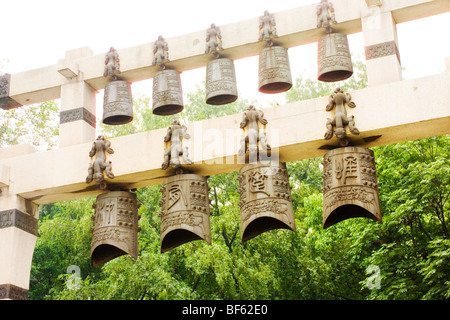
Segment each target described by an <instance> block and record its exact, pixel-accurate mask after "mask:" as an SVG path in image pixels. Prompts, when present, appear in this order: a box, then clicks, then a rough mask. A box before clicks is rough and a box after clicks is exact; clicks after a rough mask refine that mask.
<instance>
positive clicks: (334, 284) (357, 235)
mask: <svg viewBox="0 0 450 320" xmlns="http://www.w3.org/2000/svg"><path fill="white" fill-rule="evenodd" d="M355 71H356V72H355V74H356V76H355V77H354V78H352V79H350V80H347V81H346V82H345V83H342V84H339V85H342V87H343V88H345V90H352V89H358V88H360V87H363V86H365V83H366V77H365V71H364V64H363V63H362V62H358V61H357V62H356V65H355ZM335 86H336V84H334V85H324V84H322V83H319V82H317V81H315V80H311V79H308V78H299V79H296V81H295V85H294V87H293V88H292V89H291V90H290V91H289V92H288V93H287V100H288V101H294V100H297V99H309V98H313V97H316V96H321V95H329V94H330V92H332V91H333V90H334V89H335ZM203 88H204V86H198V88H197V91H196V92H194V93H190V94H188V95H187V99H186V100H187V103H186V106H185V109H186V111H185V112H183V113H182V114H179V115H177V117H178V118H181V119H182V120H183V121H194V120H203V119H207V118H212V117H219V116H223V115H227V114H232V113H236V112H242V111H243V110H245V108H246V107H247V106H248V103H249V102H248V101H246V100H243V99H239V100H238V101H237V102H235V103H234V104H233V105H229V106H220V107H212V106H208V105H206V104H205V103H204V89H203ZM150 105H151V104H150V99H149V98H147V97H144V96H141V97H137V98H136V97H135V112H136V115H135V121H133V123H132V124H128V125H126V126H120V127H119V128H117V127H111V126H104V127H102V130H103V131H104V132H106V133H107V136H108V137H111V136H114V135H124V134H131V133H135V132H138V131H144V130H151V129H156V128H162V127H166V126H168V125H169V124H170V123H171V121H172V119H173V117H157V116H153V115H152V114H151V107H150ZM449 149H450V137H449V136H441V137H432V138H428V139H423V140H418V141H410V142H405V143H399V144H395V145H389V146H383V147H377V148H374V151H375V155H376V161H377V174H378V183H379V189H380V202H381V208H382V213H383V224H378V223H376V222H374V221H372V220H368V219H364V218H356V219H351V220H346V221H343V222H340V223H338V224H336V225H334V226H332V227H330V228H328V229H325V230H323V229H322V203H323V198H322V192H321V188H322V177H321V175H322V166H321V161H322V158H316V159H307V160H303V161H297V162H292V163H288V172H289V174H290V187H291V193H292V198H293V204H294V210H295V223H296V228H297V232H296V233H294V232H292V231H287V230H273V231H270V232H266V233H264V234H262V235H260V236H258V237H256V238H254V239H252V240H250V241H248V242H246V243H241V241H240V228H239V221H240V212H239V206H238V201H239V194H238V193H237V189H238V182H237V176H238V173H237V172H231V173H227V174H220V175H216V176H212V177H210V178H209V179H208V184H209V186H210V187H211V190H210V194H209V196H210V199H211V200H212V203H211V212H212V215H211V235H212V245H208V244H206V243H205V242H204V241H194V242H191V243H187V244H184V245H182V246H180V247H178V248H176V249H173V250H171V251H169V252H166V253H164V254H161V253H160V239H159V238H160V218H159V217H158V214H159V212H160V210H161V207H160V204H159V201H160V199H161V194H160V192H159V188H160V186H152V187H146V188H141V189H139V190H137V191H136V193H137V196H138V199H139V201H140V202H141V204H142V206H141V207H140V209H139V214H140V215H141V216H142V218H141V220H140V222H139V225H140V227H141V232H140V233H139V257H138V258H137V259H136V260H133V259H132V258H130V257H128V256H122V257H119V258H117V259H114V260H112V261H110V262H108V263H106V264H104V265H103V266H101V267H97V268H92V267H90V264H89V248H90V232H89V229H90V227H91V225H92V224H91V222H90V216H91V215H92V213H93V209H91V205H92V203H93V201H94V199H93V198H88V199H79V200H73V201H68V202H63V203H56V204H51V205H46V206H43V208H42V211H41V214H40V226H39V237H38V241H37V245H36V250H35V255H34V259H33V266H32V281H31V286H30V297H31V298H33V299H449V298H450V280H449V279H450V277H449V275H450V240H449V234H448V232H449V231H448V227H449V226H448V223H449V208H450V183H449V180H450V160H449V159H448V154H449V151H450V150H449ZM70 265H78V266H79V267H80V269H81V276H82V279H81V288H79V289H78V290H71V289H69V288H68V287H67V285H66V284H67V280H68V275H67V272H66V270H67V267H68V266H70ZM369 266H377V267H378V268H379V270H380V286H379V288H378V289H377V288H369V287H368V278H369V275H370V274H368V272H367V270H368V267H369Z"/></svg>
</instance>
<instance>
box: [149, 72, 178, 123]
mask: <svg viewBox="0 0 450 320" xmlns="http://www.w3.org/2000/svg"><path fill="white" fill-rule="evenodd" d="M183 108H184V106H183V90H182V87H181V78H180V74H179V72H178V71H176V70H170V69H165V70H161V71H158V72H157V73H156V74H155V76H154V78H153V114H156V115H160V116H167V115H172V114H176V113H178V112H181V111H183Z"/></svg>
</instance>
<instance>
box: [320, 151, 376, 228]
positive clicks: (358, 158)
mask: <svg viewBox="0 0 450 320" xmlns="http://www.w3.org/2000/svg"><path fill="white" fill-rule="evenodd" d="M356 217H364V218H369V219H372V220H375V221H378V222H380V223H381V209H380V200H379V194H378V184H377V174H376V167H375V158H374V153H373V151H372V150H370V149H366V148H360V147H344V148H337V149H334V150H331V151H329V152H327V153H326V154H325V156H324V159H323V228H328V227H330V226H332V225H333V224H336V223H338V222H340V221H343V220H346V219H350V218H356Z"/></svg>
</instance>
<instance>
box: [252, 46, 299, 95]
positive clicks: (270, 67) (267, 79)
mask: <svg viewBox="0 0 450 320" xmlns="http://www.w3.org/2000/svg"><path fill="white" fill-rule="evenodd" d="M258 79H259V92H262V93H281V92H285V91H287V90H289V89H290V88H291V87H292V76H291V68H290V65H289V55H288V52H287V49H285V48H283V47H281V46H271V47H266V48H264V49H263V50H262V51H261V53H260V54H259V78H258Z"/></svg>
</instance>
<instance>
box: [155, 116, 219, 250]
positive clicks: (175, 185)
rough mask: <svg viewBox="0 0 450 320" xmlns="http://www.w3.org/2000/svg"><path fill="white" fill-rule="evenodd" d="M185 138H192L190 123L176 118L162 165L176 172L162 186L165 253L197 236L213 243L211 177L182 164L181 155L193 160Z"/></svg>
mask: <svg viewBox="0 0 450 320" xmlns="http://www.w3.org/2000/svg"><path fill="white" fill-rule="evenodd" d="M184 139H190V135H189V133H188V132H187V129H186V127H185V126H184V125H181V124H180V122H179V121H178V120H174V121H173V123H172V125H171V126H170V127H169V128H168V129H167V134H166V136H165V138H164V142H165V143H166V148H165V150H164V162H163V164H162V166H161V167H162V169H164V170H166V169H168V168H169V167H172V168H173V169H174V170H175V173H176V174H175V175H173V176H170V177H168V178H167V179H166V180H165V181H164V183H163V186H162V188H161V189H160V191H161V194H162V197H161V201H160V205H161V213H160V214H159V216H160V217H161V252H162V253H163V252H166V251H169V250H171V249H174V248H176V247H178V246H180V245H182V244H184V243H187V242H190V241H194V240H205V241H206V242H207V243H208V244H211V227H210V221H209V219H210V209H209V197H208V191H209V188H208V183H207V178H206V177H203V176H201V175H198V174H193V173H188V172H187V171H186V170H185V169H183V168H182V167H181V160H180V156H181V157H182V158H183V162H184V164H187V165H190V164H192V161H191V160H190V159H189V154H188V147H187V146H183V140H184Z"/></svg>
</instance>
